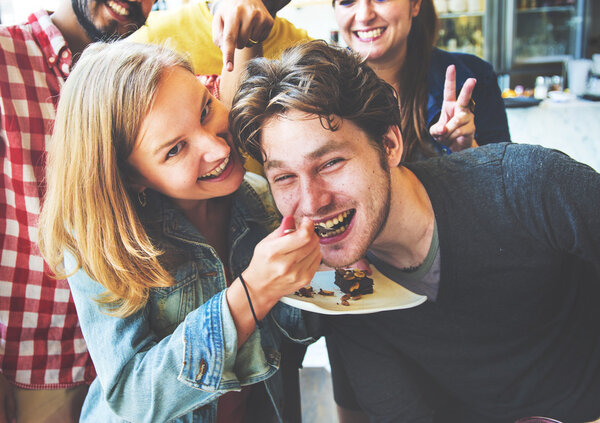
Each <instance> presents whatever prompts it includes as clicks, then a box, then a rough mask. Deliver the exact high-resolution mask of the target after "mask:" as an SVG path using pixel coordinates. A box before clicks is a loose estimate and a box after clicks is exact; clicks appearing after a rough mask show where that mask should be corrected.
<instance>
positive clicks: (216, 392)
mask: <svg viewBox="0 0 600 423" xmlns="http://www.w3.org/2000/svg"><path fill="white" fill-rule="evenodd" d="M148 197H149V202H148V206H147V207H150V208H151V209H152V212H153V213H155V214H156V217H157V219H158V220H157V222H158V224H159V225H158V226H159V228H160V229H159V230H158V234H159V237H160V239H159V242H163V243H164V245H170V246H172V247H173V248H174V249H175V250H177V251H178V254H180V255H181V257H180V260H179V261H178V264H177V265H176V266H175V268H174V269H173V270H169V271H170V273H171V274H172V275H173V276H174V278H175V283H174V285H173V286H170V287H167V288H155V289H152V290H151V293H150V298H149V300H148V302H147V304H146V306H145V307H144V308H143V309H142V310H140V311H139V312H137V313H136V314H134V315H132V316H129V317H126V318H120V317H112V316H109V315H108V314H106V313H105V311H104V309H103V308H101V307H100V306H99V305H98V303H97V302H96V301H95V298H97V297H98V295H99V294H101V293H102V292H104V291H105V289H104V288H103V287H102V285H100V284H99V283H98V282H96V281H94V280H92V279H91V278H90V277H89V276H88V275H87V274H86V273H85V272H84V271H83V270H79V271H78V272H77V273H76V274H75V275H73V276H72V277H70V278H69V279H68V281H69V285H70V287H71V291H72V294H73V299H74V300H75V305H76V308H77V314H78V316H79V320H80V324H81V328H82V331H83V335H84V338H85V341H86V344H87V347H88V349H89V352H90V354H91V357H92V360H93V362H94V365H95V367H96V371H97V373H98V377H97V378H96V380H95V381H94V382H93V383H92V385H91V386H90V390H89V393H88V395H87V397H86V400H85V403H84V406H83V411H82V414H81V421H84V422H94V423H95V422H103V423H104V422H123V421H131V422H166V421H175V422H202V423H205V422H206V423H212V422H215V421H216V416H217V399H218V397H219V396H220V395H221V394H223V393H226V392H228V391H233V390H239V389H240V388H241V387H242V386H245V385H251V384H256V383H263V384H264V387H265V389H264V390H262V392H263V393H264V392H266V394H267V395H262V397H263V398H264V400H265V401H266V402H265V403H264V404H261V405H260V406H259V407H258V408H259V410H260V412H261V413H262V414H261V416H260V421H261V422H271V421H272V422H280V421H282V419H281V406H282V380H281V372H278V371H277V370H278V368H279V361H280V352H279V345H280V341H281V337H282V335H284V334H285V335H287V336H288V337H290V338H292V339H294V340H296V341H299V342H303V343H309V342H311V341H313V340H314V339H313V338H310V337H309V335H308V331H307V329H306V327H305V325H304V322H303V320H302V314H301V312H300V310H298V309H294V308H291V307H288V306H286V305H283V304H281V303H278V304H277V305H276V306H275V307H274V308H273V309H272V310H271V312H270V313H269V314H268V315H267V317H266V318H265V319H264V321H263V322H264V325H263V328H262V329H260V330H255V331H254V333H253V334H252V335H251V336H250V337H249V338H248V340H247V341H246V342H245V343H244V344H243V345H242V346H241V347H240V348H239V350H238V348H237V347H236V346H237V332H236V329H235V325H234V322H233V319H232V317H231V314H230V311H229V308H228V305H227V301H226V299H225V288H226V277H225V271H224V267H223V263H222V262H221V261H220V260H219V258H218V256H217V254H216V252H215V250H214V249H213V248H212V247H211V246H209V245H208V244H207V243H206V240H205V238H204V237H203V236H202V235H201V234H200V233H199V232H198V231H197V230H196V229H195V227H193V226H192V225H191V224H190V223H189V222H188V221H187V219H186V218H185V217H184V216H183V214H182V213H181V212H179V211H178V210H177V209H176V208H174V207H173V206H172V205H171V203H170V202H169V201H168V200H166V199H164V198H163V197H162V196H160V195H158V194H152V195H149V196H148ZM277 225H278V216H277V212H276V209H275V208H274V205H273V203H272V199H271V197H270V193H269V191H268V186H267V184H266V182H265V180H264V179H263V178H261V177H259V176H257V175H254V174H250V173H248V174H246V176H245V178H244V182H243V183H242V185H241V186H240V188H239V189H238V191H237V192H236V193H235V194H234V200H233V207H232V212H231V221H230V233H229V242H230V244H229V245H230V257H229V268H230V270H231V273H232V275H234V277H236V276H237V275H239V273H241V272H242V270H244V269H245V268H246V267H247V266H248V264H249V262H250V259H251V258H252V254H253V251H254V247H255V245H256V244H257V243H258V242H259V241H260V240H261V239H262V238H263V237H265V236H266V235H267V234H268V233H270V232H271V231H272V230H273V229H274V228H275V227H277ZM164 245H163V248H164ZM65 264H66V266H67V269H69V268H71V269H72V268H73V266H74V260H73V258H72V257H70V256H66V258H65ZM259 404H260V403H259Z"/></svg>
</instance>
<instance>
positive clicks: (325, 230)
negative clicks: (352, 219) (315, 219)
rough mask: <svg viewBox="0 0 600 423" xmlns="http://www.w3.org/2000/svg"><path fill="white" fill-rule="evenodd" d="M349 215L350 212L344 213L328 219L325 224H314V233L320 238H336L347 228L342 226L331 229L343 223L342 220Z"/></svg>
mask: <svg viewBox="0 0 600 423" xmlns="http://www.w3.org/2000/svg"><path fill="white" fill-rule="evenodd" d="M349 215H350V212H348V211H345V212H343V213H340V214H339V215H337V216H336V217H334V218H332V219H329V220H327V221H325V222H319V223H315V231H316V232H317V234H318V235H319V237H320V238H330V237H332V236H336V235H339V234H341V233H342V232H344V231H345V230H346V228H347V227H348V226H347V225H343V226H341V227H339V228H336V229H331V228H332V227H333V226H335V225H339V224H341V223H343V222H344V220H345V219H346V218H347V217H348V216H349Z"/></svg>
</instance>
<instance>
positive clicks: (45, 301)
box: [0, 11, 95, 389]
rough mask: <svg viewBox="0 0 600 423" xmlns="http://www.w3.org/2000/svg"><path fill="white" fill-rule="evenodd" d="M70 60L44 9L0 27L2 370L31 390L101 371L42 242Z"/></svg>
mask: <svg viewBox="0 0 600 423" xmlns="http://www.w3.org/2000/svg"><path fill="white" fill-rule="evenodd" d="M71 59H72V57H71V51H70V50H69V49H68V48H67V45H66V42H65V40H64V38H63V37H62V35H61V33H60V31H59V30H58V28H57V27H56V26H54V25H53V24H52V21H51V20H50V16H49V15H48V13H47V12H45V11H40V12H37V13H34V14H32V15H31V16H30V17H29V19H28V23H27V24H22V25H15V26H0V119H1V120H0V139H1V141H2V143H1V144H0V157H1V159H2V175H1V176H0V245H1V247H2V252H1V257H0V369H1V371H2V373H3V374H4V375H5V377H6V378H7V379H8V380H9V381H11V382H13V383H14V384H16V385H17V386H21V387H25V388H33V389H52V388H66V387H69V386H73V385H77V384H81V383H90V382H91V381H92V380H93V379H94V377H95V371H94V368H93V365H92V361H91V359H90V357H89V354H88V352H87V348H86V346H85V342H84V340H83V336H82V334H81V329H80V327H79V322H78V321H77V314H76V312H75V306H74V304H73V299H72V297H71V293H70V291H69V286H68V285H67V282H66V281H64V280H60V281H56V280H55V279H53V278H52V276H51V273H50V270H49V269H48V265H47V264H46V263H45V262H44V260H43V259H42V257H41V255H40V253H39V250H38V249H37V245H36V242H37V229H36V222H37V219H38V215H39V209H40V199H41V197H42V194H43V186H42V185H41V181H43V177H44V164H45V147H46V143H47V142H48V141H49V140H50V135H51V130H52V123H53V121H54V117H55V110H56V104H57V101H58V95H59V92H60V89H61V87H62V85H63V83H64V81H65V79H66V77H67V76H68V75H69V72H70V70H71Z"/></svg>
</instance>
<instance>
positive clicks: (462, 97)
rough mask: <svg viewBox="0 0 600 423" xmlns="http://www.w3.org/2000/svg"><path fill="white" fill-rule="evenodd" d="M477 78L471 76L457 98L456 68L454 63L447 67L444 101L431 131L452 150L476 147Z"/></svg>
mask: <svg viewBox="0 0 600 423" xmlns="http://www.w3.org/2000/svg"><path fill="white" fill-rule="evenodd" d="M476 83H477V80H476V79H475V78H469V79H467V80H466V81H465V83H464V85H463V87H462V90H461V91H460V94H459V96H458V99H457V98H456V68H455V67H454V65H450V66H448V68H447V69H446V80H445V82H444V101H443V103H442V111H441V113H440V119H439V120H438V121H437V123H435V124H434V125H432V126H431V128H430V129H429V133H430V134H431V136H432V137H433V139H435V140H436V141H437V142H439V143H441V144H444V145H445V146H446V147H448V148H450V150H451V151H461V150H465V149H467V148H471V147H476V146H477V142H476V141H475V115H474V114H473V111H472V110H471V108H472V107H471V105H472V104H473V103H472V100H471V96H472V95H473V89H474V88H475V84H476Z"/></svg>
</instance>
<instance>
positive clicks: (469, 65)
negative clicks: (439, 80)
mask: <svg viewBox="0 0 600 423" xmlns="http://www.w3.org/2000/svg"><path fill="white" fill-rule="evenodd" d="M449 65H455V66H456V71H457V75H461V74H465V75H468V76H467V77H470V76H474V77H481V76H487V75H493V74H494V68H493V67H492V65H491V64H490V63H488V62H486V61H485V60H483V59H481V58H480V57H477V56H475V55H473V54H467V53H457V52H449V51H444V50H441V49H439V48H434V49H433V50H432V52H431V65H430V68H431V69H432V70H434V71H438V72H443V73H445V72H446V68H447V67H448V66H449ZM465 79H466V78H465Z"/></svg>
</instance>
